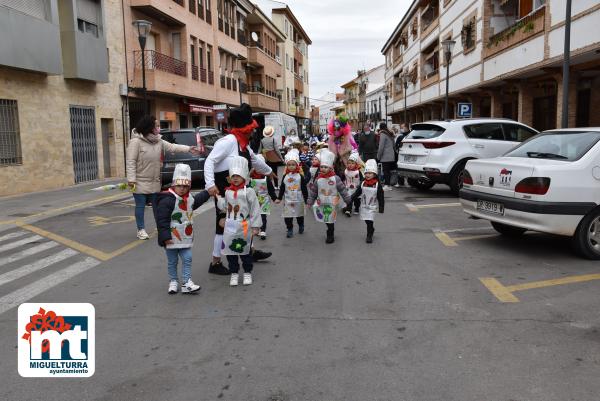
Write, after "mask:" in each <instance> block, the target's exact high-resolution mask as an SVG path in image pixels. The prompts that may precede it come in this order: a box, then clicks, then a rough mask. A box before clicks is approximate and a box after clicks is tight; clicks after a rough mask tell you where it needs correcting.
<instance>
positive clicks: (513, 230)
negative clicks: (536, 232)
mask: <svg viewBox="0 0 600 401" xmlns="http://www.w3.org/2000/svg"><path fill="white" fill-rule="evenodd" d="M491 223H492V227H494V230H496V231H498V232H499V233H500V234H502V235H506V236H507V237H519V236H521V235H523V234H525V231H527V229H526V228H521V227H515V226H509V225H508V224H502V223H498V222H496V221H492V222H491Z"/></svg>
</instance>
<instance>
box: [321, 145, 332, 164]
mask: <svg viewBox="0 0 600 401" xmlns="http://www.w3.org/2000/svg"><path fill="white" fill-rule="evenodd" d="M334 161H335V154H334V153H333V152H331V151H330V150H328V149H323V150H322V151H321V166H324V167H333V162H334Z"/></svg>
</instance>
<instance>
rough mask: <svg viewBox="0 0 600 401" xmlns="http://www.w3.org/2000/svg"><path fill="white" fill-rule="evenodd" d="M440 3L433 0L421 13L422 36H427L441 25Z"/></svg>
mask: <svg viewBox="0 0 600 401" xmlns="http://www.w3.org/2000/svg"><path fill="white" fill-rule="evenodd" d="M439 17H440V5H439V2H438V0H432V1H431V2H430V3H429V4H428V5H427V6H425V9H424V10H423V12H422V13H421V38H426V37H427V35H429V34H430V33H431V32H432V31H433V30H434V29H435V28H437V26H438V25H439Z"/></svg>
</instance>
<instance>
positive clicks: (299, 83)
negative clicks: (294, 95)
mask: <svg viewBox="0 0 600 401" xmlns="http://www.w3.org/2000/svg"><path fill="white" fill-rule="evenodd" d="M294 90H297V91H298V92H304V81H303V80H302V76H301V75H300V74H296V73H294Z"/></svg>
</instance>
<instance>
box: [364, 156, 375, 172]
mask: <svg viewBox="0 0 600 401" xmlns="http://www.w3.org/2000/svg"><path fill="white" fill-rule="evenodd" d="M365 173H374V174H375V175H377V161H376V160H375V159H369V160H367V163H366V164H365Z"/></svg>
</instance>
